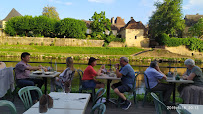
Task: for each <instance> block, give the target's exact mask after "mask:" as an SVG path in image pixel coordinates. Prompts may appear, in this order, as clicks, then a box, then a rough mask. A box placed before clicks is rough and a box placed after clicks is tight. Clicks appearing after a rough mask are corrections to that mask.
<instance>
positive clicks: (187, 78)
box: [183, 73, 196, 80]
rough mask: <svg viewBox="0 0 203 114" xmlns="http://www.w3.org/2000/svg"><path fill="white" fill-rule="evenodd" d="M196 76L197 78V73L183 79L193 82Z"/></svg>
mask: <svg viewBox="0 0 203 114" xmlns="http://www.w3.org/2000/svg"><path fill="white" fill-rule="evenodd" d="M195 76H196V74H195V73H190V75H189V76H187V75H185V76H183V79H185V80H193V78H194V77H195Z"/></svg>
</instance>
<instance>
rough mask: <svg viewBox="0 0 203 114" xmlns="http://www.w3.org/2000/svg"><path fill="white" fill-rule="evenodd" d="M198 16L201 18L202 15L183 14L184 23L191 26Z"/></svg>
mask: <svg viewBox="0 0 203 114" xmlns="http://www.w3.org/2000/svg"><path fill="white" fill-rule="evenodd" d="M200 18H203V15H199V14H196V15H185V18H184V19H185V24H186V26H187V27H190V26H193V25H194V24H195V23H197V22H198V20H199V19H200Z"/></svg>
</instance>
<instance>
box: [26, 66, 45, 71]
mask: <svg viewBox="0 0 203 114" xmlns="http://www.w3.org/2000/svg"><path fill="white" fill-rule="evenodd" d="M41 68H42V69H43V70H44V71H47V69H46V68H45V67H42V65H39V66H37V67H32V66H29V67H26V69H25V70H39V69H41Z"/></svg>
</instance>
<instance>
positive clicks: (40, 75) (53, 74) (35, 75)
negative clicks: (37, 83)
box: [29, 71, 61, 94]
mask: <svg viewBox="0 0 203 114" xmlns="http://www.w3.org/2000/svg"><path fill="white" fill-rule="evenodd" d="M60 74H61V72H56V71H54V72H51V73H45V72H42V73H35V72H31V74H30V75H29V76H30V77H31V78H43V80H44V85H45V89H44V93H45V94H47V78H55V77H57V76H59V75H60Z"/></svg>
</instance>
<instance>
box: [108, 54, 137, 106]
mask: <svg viewBox="0 0 203 114" xmlns="http://www.w3.org/2000/svg"><path fill="white" fill-rule="evenodd" d="M128 62H129V60H128V58H127V57H121V58H120V65H121V69H120V70H119V64H116V65H115V68H116V75H117V77H118V78H121V82H118V83H115V84H113V85H112V86H111V87H112V89H113V90H114V92H115V93H116V94H117V95H118V96H119V97H120V98H121V99H122V100H124V104H123V105H122V109H124V110H127V109H128V108H129V107H130V105H131V102H130V101H128V100H127V98H126V97H125V96H124V94H123V93H124V92H129V91H130V90H131V89H132V88H133V82H134V80H135V71H134V70H133V68H132V67H131V66H130V64H129V63H128Z"/></svg>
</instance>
